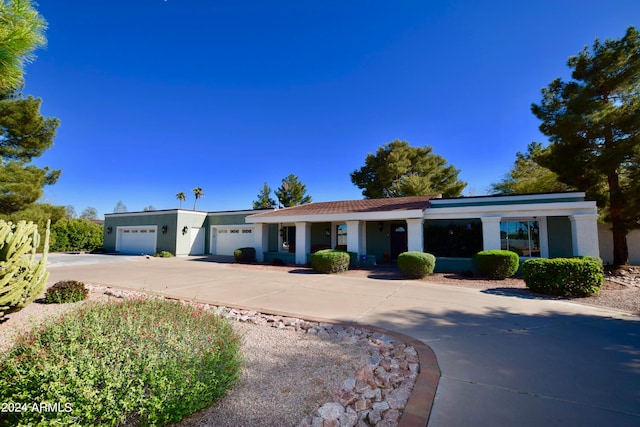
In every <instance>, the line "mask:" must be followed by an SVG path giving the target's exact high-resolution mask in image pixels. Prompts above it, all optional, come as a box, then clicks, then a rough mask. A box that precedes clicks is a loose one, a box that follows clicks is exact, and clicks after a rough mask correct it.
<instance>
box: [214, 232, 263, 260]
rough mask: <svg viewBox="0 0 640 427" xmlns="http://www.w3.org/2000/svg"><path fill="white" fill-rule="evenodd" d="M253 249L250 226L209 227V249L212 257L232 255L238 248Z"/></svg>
mask: <svg viewBox="0 0 640 427" xmlns="http://www.w3.org/2000/svg"><path fill="white" fill-rule="evenodd" d="M249 246H251V247H253V227H252V226H232V227H221V226H216V227H211V248H215V252H214V251H212V253H213V254H214V255H233V251H235V250H236V249H238V248H246V247H249Z"/></svg>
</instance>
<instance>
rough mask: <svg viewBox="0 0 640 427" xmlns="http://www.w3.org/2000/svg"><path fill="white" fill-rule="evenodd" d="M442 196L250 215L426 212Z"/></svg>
mask: <svg viewBox="0 0 640 427" xmlns="http://www.w3.org/2000/svg"><path fill="white" fill-rule="evenodd" d="M441 197H442V196H440V195H434V196H412V197H394V198H389V199H363V200H342V201H337V202H314V203H307V204H304V205H299V206H292V207H290V208H284V209H276V210H275V211H271V212H264V213H259V214H255V215H250V216H249V217H250V218H269V217H282V216H306V215H330V214H345V213H362V212H388V211H408V210H417V209H420V210H424V209H426V208H428V207H429V206H430V202H429V201H430V200H431V199H439V198H441Z"/></svg>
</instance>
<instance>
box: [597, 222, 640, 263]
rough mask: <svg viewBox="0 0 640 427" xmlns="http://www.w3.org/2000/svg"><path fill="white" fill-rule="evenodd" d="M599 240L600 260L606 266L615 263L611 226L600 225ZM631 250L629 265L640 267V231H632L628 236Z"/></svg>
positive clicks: (628, 245)
mask: <svg viewBox="0 0 640 427" xmlns="http://www.w3.org/2000/svg"><path fill="white" fill-rule="evenodd" d="M598 239H599V243H600V258H602V260H603V261H604V263H605V264H611V263H612V262H613V233H612V232H611V225H610V224H598ZM627 247H628V248H629V263H630V264H631V265H640V230H632V231H631V232H630V233H629V234H628V235H627Z"/></svg>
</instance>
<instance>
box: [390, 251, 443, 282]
mask: <svg viewBox="0 0 640 427" xmlns="http://www.w3.org/2000/svg"><path fill="white" fill-rule="evenodd" d="M435 266H436V257H435V256H433V255H431V254H428V253H426V252H417V251H409V252H403V253H401V254H400V255H398V268H399V269H400V271H401V272H402V274H403V275H404V276H405V277H406V278H408V279H421V278H423V277H424V276H426V275H428V274H431V273H433V269H434V268H435Z"/></svg>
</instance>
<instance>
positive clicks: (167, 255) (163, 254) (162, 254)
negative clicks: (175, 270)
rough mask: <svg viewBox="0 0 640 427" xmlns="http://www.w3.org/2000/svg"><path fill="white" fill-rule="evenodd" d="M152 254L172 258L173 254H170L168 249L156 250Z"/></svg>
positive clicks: (157, 256)
mask: <svg viewBox="0 0 640 427" xmlns="http://www.w3.org/2000/svg"><path fill="white" fill-rule="evenodd" d="M153 256H154V257H156V258H172V257H174V256H175V255H174V254H172V253H171V252H169V251H160V252H157V253H155V254H153Z"/></svg>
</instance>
